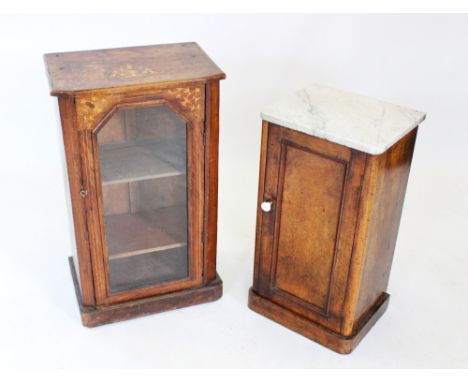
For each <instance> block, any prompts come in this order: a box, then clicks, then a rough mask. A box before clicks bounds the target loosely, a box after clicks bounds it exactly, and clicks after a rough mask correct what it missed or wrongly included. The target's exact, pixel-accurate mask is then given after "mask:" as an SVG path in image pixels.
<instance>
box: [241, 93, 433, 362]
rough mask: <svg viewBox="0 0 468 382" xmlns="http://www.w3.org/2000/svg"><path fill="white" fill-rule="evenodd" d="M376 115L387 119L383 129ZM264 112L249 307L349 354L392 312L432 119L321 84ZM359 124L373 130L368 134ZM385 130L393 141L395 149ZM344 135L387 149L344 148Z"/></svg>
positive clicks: (346, 137)
mask: <svg viewBox="0 0 468 382" xmlns="http://www.w3.org/2000/svg"><path fill="white" fill-rule="evenodd" d="M382 110H384V111H386V113H383V112H382ZM374 111H375V113H374V114H372V113H373V112H374ZM357 113H361V114H359V115H357ZM369 115H370V117H368V116H369ZM374 115H377V116H384V118H382V119H380V120H377V123H376V119H375V118H374ZM262 116H263V129H262V143H261V157H260V179H259V192H258V210H257V228H256V245H255V263H254V277H253V285H252V287H251V288H250V291H249V307H250V308H251V309H252V310H254V311H256V312H258V313H260V314H262V315H264V316H266V317H268V318H270V319H272V320H274V321H276V322H278V323H280V324H282V325H284V326H286V327H288V328H289V329H292V330H294V331H296V332H298V333H300V334H302V335H304V336H306V337H308V338H310V339H312V340H314V341H316V342H318V343H320V344H322V345H324V346H327V347H328V348H330V349H332V350H334V351H336V352H339V353H349V352H351V351H352V350H353V349H354V348H355V347H356V346H357V344H358V343H359V342H360V341H361V339H362V338H363V337H364V336H365V334H366V333H367V332H368V331H369V329H370V328H371V327H372V326H373V325H374V323H375V322H376V321H377V320H378V319H379V317H380V316H381V315H382V314H383V313H384V311H385V310H386V308H387V306H388V302H389V295H388V294H387V292H386V288H387V284H388V280H389V275H390V268H391V263H392V258H393V252H394V249H395V244H396V240H397V233H398V228H399V223H400V217H401V213H402V208H403V200H404V195H405V191H406V185H407V180H408V176H409V171H410V166H411V159H412V156H413V149H414V145H415V140H416V134H417V124H418V123H419V122H421V121H422V120H423V119H424V117H425V115H424V114H423V113H420V112H417V111H411V110H409V109H403V108H401V107H397V106H395V105H389V104H386V103H383V102H380V101H379V102H377V101H373V100H370V99H368V98H364V97H361V96H356V95H351V94H349V93H344V92H341V91H337V90H335V89H331V88H326V87H321V86H318V85H317V86H311V87H309V88H306V89H304V90H301V91H299V92H298V93H296V95H295V96H293V97H291V98H289V99H285V100H283V101H279V102H278V103H276V104H274V105H273V106H272V107H270V108H269V109H268V111H267V112H264V113H263V114H262ZM385 117H388V118H390V120H388V121H387V120H385ZM347 121H352V122H353V121H358V122H359V124H358V123H355V124H353V123H349V124H347ZM395 121H396V122H395ZM401 121H402V122H401ZM280 122H283V123H282V124H281V125H280V124H279V123H280ZM366 122H368V124H367V125H366ZM378 122H381V125H378ZM285 125H288V126H285ZM379 126H380V127H381V130H380V131H376V129H378V128H379ZM395 127H396V128H395ZM359 128H363V129H366V128H368V129H367V131H368V133H365V134H362V135H361V136H360V135H359V134H360V131H359V130H358V129H359ZM398 128H400V130H398ZM314 129H316V130H314ZM404 129H406V130H405V131H403V130H404ZM394 131H396V133H397V134H400V135H401V137H399V138H395V135H394V134H393V132H394ZM369 132H370V133H372V132H377V133H378V134H376V137H377V138H379V139H378V140H377V139H376V141H375V142H377V143H378V144H379V145H381V147H377V148H375V147H376V146H372V143H373V142H372V140H371V139H369V134H370V133H369ZM338 133H339V134H338ZM314 134H317V135H320V137H318V136H315V135H314ZM334 134H335V135H334ZM379 134H380V136H379ZM385 134H387V136H388V137H390V138H389V142H390V139H393V142H394V143H393V142H392V143H390V144H389V147H388V148H387V147H385V146H384V145H383V144H387V143H388V142H385V141H384V140H383V139H381V138H382V137H385V136H386V135H385ZM392 134H393V135H392ZM324 135H326V136H327V138H328V139H323V138H322V137H323V136H324ZM356 137H357V138H356ZM371 138H372V137H371ZM344 139H347V141H348V142H351V143H353V144H354V145H356V146H357V145H361V146H360V147H368V148H369V151H371V150H374V149H375V150H376V151H377V150H379V151H380V152H378V153H369V152H364V151H362V150H358V149H356V148H352V147H349V146H348V145H345V144H340V143H337V142H336V141H338V140H344ZM369 142H370V143H369ZM366 145H367V146H366Z"/></svg>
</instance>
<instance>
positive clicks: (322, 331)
mask: <svg viewBox="0 0 468 382" xmlns="http://www.w3.org/2000/svg"><path fill="white" fill-rule="evenodd" d="M389 299H390V295H389V294H387V293H383V294H382V295H381V297H380V298H379V300H378V301H377V302H376V303H375V304H374V306H373V307H372V308H371V309H370V310H369V313H368V314H367V315H366V316H365V317H363V319H362V320H361V324H360V325H359V327H358V328H357V330H356V332H355V333H353V334H352V335H351V336H342V335H340V334H338V333H335V332H333V331H331V330H329V329H327V328H325V327H323V326H321V325H319V324H317V323H315V322H313V321H311V320H309V319H307V318H305V317H303V316H300V315H298V314H296V313H294V312H292V311H290V310H288V309H286V308H284V307H282V306H280V305H278V304H276V303H274V302H272V301H270V300H268V299H266V298H264V297H262V296H260V295H259V294H257V293H256V292H255V291H253V290H252V288H250V290H249V308H250V309H252V310H253V311H255V312H257V313H259V314H261V315H263V316H265V317H267V318H269V319H271V320H273V321H275V322H277V323H279V324H281V325H283V326H285V327H287V328H288V329H291V330H293V331H295V332H297V333H299V334H301V335H303V336H305V337H307V338H309V339H311V340H313V341H315V342H318V343H319V344H321V345H323V346H326V347H327V348H329V349H331V350H333V351H335V352H337V353H341V354H348V353H351V352H352V351H353V350H354V348H355V347H356V346H357V345H358V344H359V342H360V341H361V340H362V338H363V337H364V336H365V335H366V334H367V332H368V331H369V330H370V329H371V328H372V326H373V325H374V324H375V323H376V321H377V320H378V319H379V318H380V317H381V316H382V314H383V313H384V312H385V310H386V309H387V307H388V302H389Z"/></svg>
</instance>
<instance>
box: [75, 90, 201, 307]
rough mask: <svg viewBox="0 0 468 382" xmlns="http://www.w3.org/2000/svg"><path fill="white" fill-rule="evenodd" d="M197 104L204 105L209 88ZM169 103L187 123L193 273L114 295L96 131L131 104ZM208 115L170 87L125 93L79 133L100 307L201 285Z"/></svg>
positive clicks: (188, 192)
mask: <svg viewBox="0 0 468 382" xmlns="http://www.w3.org/2000/svg"><path fill="white" fill-rule="evenodd" d="M198 102H200V103H203V105H204V88H203V92H202V95H201V98H200V99H199V100H198ZM161 104H164V105H166V106H168V107H169V108H170V109H171V111H173V112H174V113H176V114H177V115H178V116H179V117H180V118H182V119H183V120H184V122H185V123H186V126H187V196H188V198H189V199H188V203H187V207H188V260H189V276H188V277H187V278H185V279H179V280H176V281H168V282H164V283H160V284H158V285H153V286H148V287H144V288H141V289H134V290H130V291H122V292H117V293H111V289H110V282H109V266H108V255H107V248H106V243H107V240H106V239H105V236H104V215H103V201H102V185H101V182H100V170H99V166H100V164H99V152H98V145H97V133H98V132H99V130H100V129H101V128H102V127H103V126H104V125H105V123H106V122H107V121H108V120H109V118H111V117H112V115H114V114H115V112H117V111H118V110H119V109H122V108H129V107H149V106H156V105H161ZM203 130H204V123H203V118H200V115H199V114H194V113H193V111H192V110H190V107H187V106H185V105H184V104H183V102H181V101H180V100H178V99H175V98H173V97H170V96H169V94H168V93H167V91H166V90H164V89H163V90H161V91H159V92H158V93H157V94H153V95H148V94H147V93H144V94H143V93H142V94H141V95H139V94H121V95H120V97H119V99H118V101H117V102H114V103H113V104H112V105H111V106H110V109H109V110H108V112H107V113H106V114H105V115H104V116H103V117H102V119H101V120H100V121H99V122H98V123H97V124H96V126H94V127H93V128H92V129H86V130H81V131H80V142H81V147H82V151H81V155H82V157H83V158H85V159H84V160H83V163H82V165H83V166H84V168H83V173H84V179H85V180H84V187H86V188H85V189H86V190H88V196H87V197H86V198H85V199H86V200H85V204H86V211H87V223H88V224H87V225H88V234H89V241H90V247H91V263H92V269H93V282H94V290H95V298H96V305H110V304H114V303H119V302H124V301H129V300H134V299H138V298H144V297H148V296H152V295H155V294H162V293H168V292H173V291H177V290H181V289H187V288H191V287H195V286H199V285H201V283H202V273H203V242H202V232H203V213H204V200H203V189H204V183H203V182H204V147H203Z"/></svg>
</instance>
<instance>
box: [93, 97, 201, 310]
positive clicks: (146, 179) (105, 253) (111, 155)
mask: <svg viewBox="0 0 468 382" xmlns="http://www.w3.org/2000/svg"><path fill="white" fill-rule="evenodd" d="M89 139H90V141H91V142H90V143H89V145H88V146H89V149H90V150H91V151H92V153H90V155H93V158H94V160H92V161H90V162H91V163H90V164H89V166H88V173H89V174H88V175H89V177H90V178H92V177H93V174H94V176H95V184H94V187H93V186H92V184H90V190H92V191H93V194H94V195H89V196H90V198H89V201H90V204H91V208H92V209H93V212H92V216H89V219H88V226H89V227H90V234H91V235H94V238H93V239H92V241H93V242H94V243H95V245H94V248H93V251H92V252H93V259H92V260H93V270H94V283H95V289H96V300H97V303H98V304H110V303H115V302H120V301H126V300H130V299H135V298H141V297H147V296H151V295H155V294H161V293H168V292H172V291H176V290H180V289H184V288H190V287H193V286H198V285H200V284H201V280H202V269H203V264H202V258H203V246H202V235H203V176H204V173H203V168H204V156H203V152H204V151H203V150H204V149H203V119H202V118H194V117H193V116H192V115H191V114H190V113H187V112H184V111H183V109H182V108H180V107H179V105H178V104H177V103H171V102H166V100H165V99H164V98H159V99H154V100H145V101H141V102H129V103H123V104H117V105H116V106H115V107H114V108H113V111H111V112H110V113H109V114H108V115H107V116H106V117H105V118H104V119H103V120H102V121H101V123H99V124H98V126H97V127H96V128H95V129H94V130H93V132H92V134H91V137H90V138H89ZM100 245H101V246H100Z"/></svg>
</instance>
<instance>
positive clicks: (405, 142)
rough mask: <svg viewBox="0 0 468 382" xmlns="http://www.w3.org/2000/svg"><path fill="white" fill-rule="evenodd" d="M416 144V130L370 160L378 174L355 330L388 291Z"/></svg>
mask: <svg viewBox="0 0 468 382" xmlns="http://www.w3.org/2000/svg"><path fill="white" fill-rule="evenodd" d="M415 140H416V129H415V130H413V131H412V132H411V133H409V134H408V135H406V136H405V137H404V138H403V139H401V140H400V141H399V142H398V143H396V144H395V145H394V146H393V147H391V148H390V149H389V150H388V151H386V152H385V153H384V154H382V155H380V156H377V157H372V158H371V159H370V160H375V161H377V165H378V171H377V173H376V176H377V180H376V189H375V195H374V199H373V207H372V214H371V216H370V221H369V224H368V231H367V244H366V247H365V251H364V265H363V269H362V276H361V284H360V288H359V298H358V301H357V305H356V312H355V316H354V317H355V320H354V328H353V329H356V328H357V326H358V325H359V319H360V318H361V317H363V316H364V315H365V314H366V313H367V311H368V310H369V309H370V308H371V307H372V305H373V304H374V303H375V302H376V301H377V300H378V299H379V297H380V296H381V295H382V293H383V292H385V291H386V289H387V285H388V280H389V275H390V268H391V265H392V259H393V253H394V250H395V245H396V240H397V235H398V228H399V225H400V218H401V213H402V209H403V201H404V197H405V192H406V185H407V182H408V176H409V171H410V166H411V159H412V157H413V150H414V144H415Z"/></svg>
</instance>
